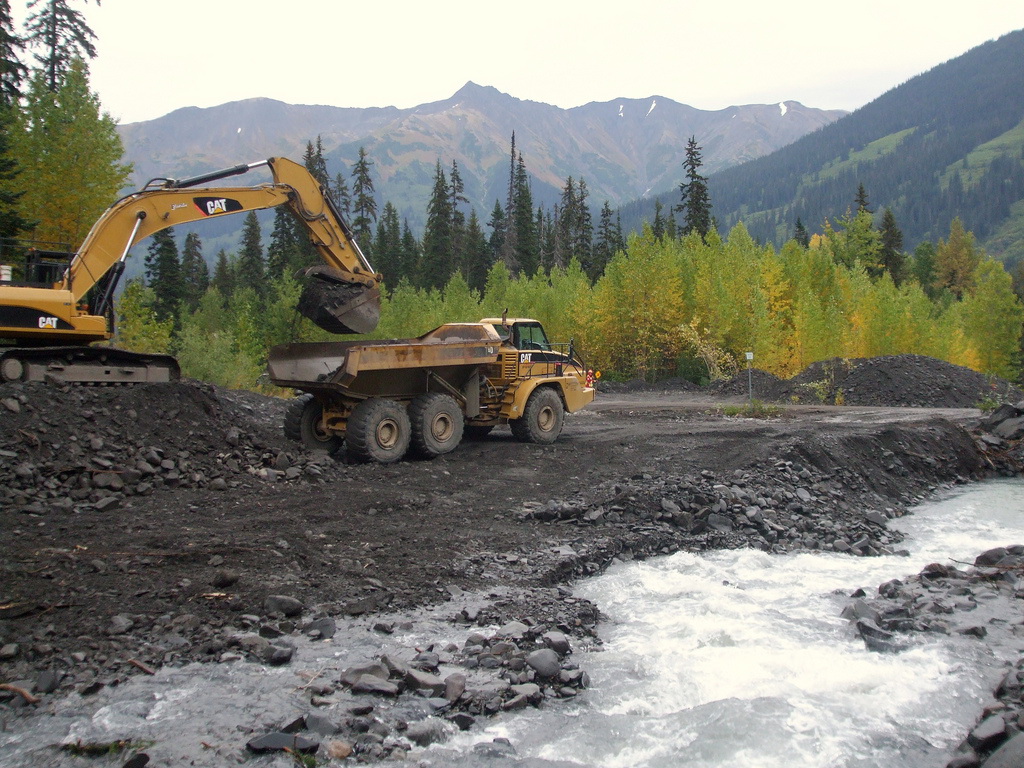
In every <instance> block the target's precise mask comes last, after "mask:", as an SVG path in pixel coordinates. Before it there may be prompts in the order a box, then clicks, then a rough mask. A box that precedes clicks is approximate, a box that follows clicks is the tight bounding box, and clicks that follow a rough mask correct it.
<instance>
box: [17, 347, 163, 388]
mask: <svg viewBox="0 0 1024 768" xmlns="http://www.w3.org/2000/svg"><path fill="white" fill-rule="evenodd" d="M179 378H181V369H180V368H179V367H178V361H177V360H175V359H174V358H173V357H171V356H170V355H160V354H148V353H143V352H128V351H127V350H124V349H115V348H114V347H39V348H32V347H17V348H11V349H5V350H2V351H0V381H45V382H50V383H60V384H154V383H160V382H167V381H177V380H178V379H179Z"/></svg>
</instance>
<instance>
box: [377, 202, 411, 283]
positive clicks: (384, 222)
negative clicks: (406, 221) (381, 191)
mask: <svg viewBox="0 0 1024 768" xmlns="http://www.w3.org/2000/svg"><path fill="white" fill-rule="evenodd" d="M373 253H374V259H375V264H374V266H375V267H376V268H377V269H378V270H380V273H381V274H382V275H383V276H384V285H385V286H386V287H387V288H388V290H391V291H393V290H395V288H396V287H397V286H398V282H399V281H400V280H401V279H402V278H403V277H407V276H408V273H407V271H406V267H405V264H404V259H403V253H402V225H401V223H400V222H399V220H398V209H397V208H395V206H393V205H392V204H391V201H390V200H389V201H387V202H386V203H384V211H383V212H382V213H381V216H380V220H379V221H378V222H377V238H376V240H375V241H374V243H373Z"/></svg>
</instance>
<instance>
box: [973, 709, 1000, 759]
mask: <svg viewBox="0 0 1024 768" xmlns="http://www.w3.org/2000/svg"><path fill="white" fill-rule="evenodd" d="M1005 739H1006V721H1004V720H1003V716H1002V715H1000V714H998V713H997V714H994V715H989V716H988V717H986V718H985V719H984V720H982V721H981V722H980V723H979V724H978V725H976V726H975V727H974V730H972V731H971V732H970V734H968V736H967V743H968V744H970V745H971V746H972V747H974V748H975V749H976V750H979V751H987V750H990V749H992V748H993V747H996V746H998V745H999V744H1000V743H1001V742H1003V741H1004V740H1005Z"/></svg>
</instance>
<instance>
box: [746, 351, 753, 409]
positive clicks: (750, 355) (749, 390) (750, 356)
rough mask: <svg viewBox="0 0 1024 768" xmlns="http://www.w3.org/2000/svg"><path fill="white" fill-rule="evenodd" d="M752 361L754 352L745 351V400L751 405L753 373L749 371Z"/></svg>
mask: <svg viewBox="0 0 1024 768" xmlns="http://www.w3.org/2000/svg"><path fill="white" fill-rule="evenodd" d="M753 362H754V353H753V352H747V402H748V403H750V405H751V406H753V405H754V374H753V373H752V372H751V366H752V365H753Z"/></svg>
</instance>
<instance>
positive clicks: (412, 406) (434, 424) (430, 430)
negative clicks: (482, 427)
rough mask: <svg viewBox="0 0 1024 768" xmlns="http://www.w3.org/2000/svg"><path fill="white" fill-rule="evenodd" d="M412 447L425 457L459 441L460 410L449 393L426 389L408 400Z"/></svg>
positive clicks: (438, 454)
mask: <svg viewBox="0 0 1024 768" xmlns="http://www.w3.org/2000/svg"><path fill="white" fill-rule="evenodd" d="M409 420H410V421H411V422H412V449H413V451H414V452H415V453H416V454H417V455H419V456H423V457H425V458H428V459H432V458H434V457H435V456H441V455H442V454H445V453H451V452H452V451H454V450H455V449H456V448H457V447H458V445H459V443H460V442H462V429H463V423H464V419H463V417H462V409H461V408H459V404H458V403H457V402H455V398H454V397H451V396H450V395H443V394H441V393H440V392H428V393H426V394H424V395H420V396H419V397H417V398H416V399H414V400H413V401H412V402H411V403H409Z"/></svg>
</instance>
